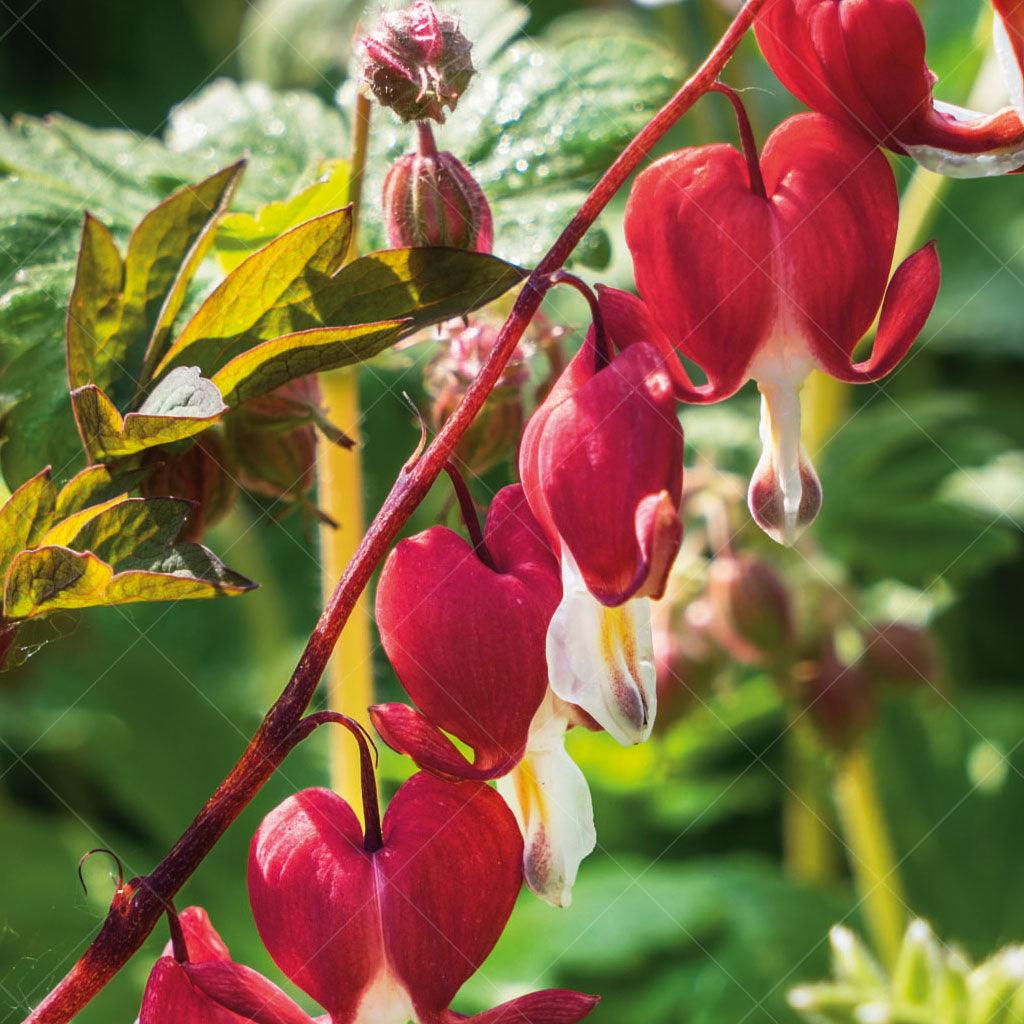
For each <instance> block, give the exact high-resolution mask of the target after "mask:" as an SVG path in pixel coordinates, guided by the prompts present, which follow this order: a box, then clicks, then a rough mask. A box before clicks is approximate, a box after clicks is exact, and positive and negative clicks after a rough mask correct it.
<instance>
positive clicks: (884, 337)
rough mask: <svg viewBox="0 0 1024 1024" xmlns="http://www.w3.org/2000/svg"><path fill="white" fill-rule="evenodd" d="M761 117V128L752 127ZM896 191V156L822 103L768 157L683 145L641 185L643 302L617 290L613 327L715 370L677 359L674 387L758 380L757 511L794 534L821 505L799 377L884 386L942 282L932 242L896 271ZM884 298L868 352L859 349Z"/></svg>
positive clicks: (681, 393) (785, 132)
mask: <svg viewBox="0 0 1024 1024" xmlns="http://www.w3.org/2000/svg"><path fill="white" fill-rule="evenodd" d="M748 127H749V126H748ZM898 218H899V198H898V195H897V191H896V182H895V180H894V178H893V173H892V170H891V169H890V167H889V164H888V161H887V160H886V158H885V156H884V155H883V154H882V153H881V152H880V151H879V150H877V149H876V148H875V147H874V146H873V145H872V144H871V143H870V142H869V141H868V140H867V139H866V138H865V137H864V136H863V135H861V134H859V133H857V132H855V131H853V130H852V129H850V128H848V127H846V126H845V125H844V124H842V123H840V122H838V121H835V120H833V119H830V118H827V117H824V116H822V115H820V114H805V115H802V116H799V117H794V118H790V119H789V120H787V121H785V122H784V123H783V124H782V125H780V126H779V128H777V129H776V130H775V132H774V133H773V134H772V136H771V137H770V138H769V140H768V142H767V145H766V146H765V148H764V154H763V157H762V158H761V160H760V162H759V161H758V157H757V153H756V151H754V150H753V148H752V146H751V148H750V149H749V150H748V153H747V159H746V160H744V157H743V156H742V155H741V154H740V153H739V152H738V151H737V150H736V149H734V148H733V147H732V146H728V145H713V146H702V147H699V148H692V149H684V150H680V151H679V152H676V153H672V154H670V155H669V156H666V157H664V158H662V159H661V160H659V161H657V162H656V163H655V164H653V165H652V166H651V167H649V168H648V169H647V170H645V171H644V172H643V173H642V174H641V175H640V176H639V177H638V178H637V180H636V183H635V185H634V186H633V190H632V193H631V195H630V198H629V202H628V205H627V208H626V221H625V230H626V240H627V242H628V244H629V248H630V250H631V252H632V255H633V265H634V269H635V272H636V283H637V288H638V289H639V292H640V295H641V296H642V301H641V300H639V299H636V298H634V297H633V296H631V295H628V294H626V293H624V292H615V291H611V290H605V291H604V292H603V293H602V300H601V304H602V310H603V312H604V316H605V321H606V323H607V324H608V325H609V330H610V331H611V332H612V334H613V335H616V334H617V336H618V337H619V338H620V340H621V339H626V340H628V339H630V338H636V339H643V340H646V341H649V342H652V343H654V344H656V345H658V346H659V347H660V348H661V349H662V350H663V351H664V352H665V353H666V354H669V353H671V352H672V351H673V349H676V350H678V352H680V353H681V354H682V355H684V356H685V357H687V358H688V359H691V360H693V362H695V363H696V364H697V365H698V366H699V367H700V368H701V369H702V370H703V372H704V373H705V375H706V376H707V383H705V384H702V385H700V386H696V385H694V384H693V383H692V382H691V380H690V378H689V377H688V376H687V374H686V371H685V369H684V368H683V365H682V363H681V362H680V361H679V360H678V359H675V358H674V357H673V358H671V359H669V361H668V363H667V364H666V365H668V366H669V367H670V368H671V371H672V373H673V376H674V378H675V384H676V394H677V396H678V397H680V398H681V399H682V400H683V401H688V402H716V401H719V400H720V399H723V398H727V397H729V396H730V395H732V394H733V393H734V392H736V391H737V390H738V389H739V388H740V387H741V386H742V385H743V383H744V382H745V381H746V380H748V379H750V378H753V379H754V380H756V381H757V383H758V387H759V388H760V391H761V395H762V406H761V408H762V416H761V436H762V441H763V445H764V452H763V455H762V458H761V462H760V464H759V465H758V467H757V470H756V471H755V474H754V478H753V480H752V482H751V486H750V492H749V503H750V507H751V512H752V514H753V516H754V518H755V519H756V520H757V522H758V523H759V524H760V525H761V527H762V528H763V529H764V530H765V531H766V532H768V533H769V534H770V535H771V536H772V537H774V538H775V539H776V540H779V541H782V542H785V543H791V542H792V541H793V539H794V538H795V537H796V536H797V534H798V532H799V530H800V529H801V528H803V527H804V526H806V525H807V524H808V523H809V522H811V521H812V520H813V519H814V517H815V515H816V514H817V511H818V508H819V506H820V500H821V490H820V484H819V483H818V480H817V476H816V475H815V473H814V470H813V468H812V467H811V465H810V463H809V461H808V459H807V456H806V454H805V453H804V451H803V448H802V446H801V444H800V398H799V392H800V387H801V385H802V383H803V381H804V379H805V378H806V376H807V374H808V373H809V372H810V371H811V370H812V369H815V368H817V369H820V370H823V371H825V372H826V373H829V374H831V375H832V376H833V377H837V378H838V379H840V380H843V381H847V382H850V383H864V382H869V381H876V380H878V379H880V378H881V377H884V376H885V375H886V374H887V373H889V372H890V371H891V370H892V369H893V368H894V367H895V366H896V365H897V363H899V361H900V360H901V359H902V358H903V356H904V355H905V354H906V352H907V350H908V349H909V348H910V346H911V345H912V344H913V342H914V340H915V339H916V338H917V336H918V334H919V333H920V331H921V330H922V328H923V327H924V324H925V321H926V320H927V318H928V315H929V313H930V312H931V309H932V306H933V304H934V302H935V297H936V295H937V293H938V287H939V278H940V271H939V261H938V255H937V253H936V251H935V247H934V245H926V246H925V247H924V248H922V249H921V250H919V251H918V252H916V253H914V255H912V256H911V257H909V258H908V259H907V260H906V262H905V263H903V264H902V266H900V267H899V268H898V269H897V271H896V273H895V274H894V275H893V277H892V279H891V281H890V280H889V272H890V268H891V265H892V259H893V252H894V249H895V243H896V229H897V226H898ZM879 308H881V320H880V323H879V327H878V334H877V336H876V339H875V342H874V347H873V349H872V352H871V356H870V357H869V358H868V359H866V360H864V361H863V362H857V363H854V362H853V361H852V359H853V353H854V350H855V349H856V347H857V345H858V343H859V342H860V341H861V339H862V338H863V337H864V335H865V334H866V333H867V332H868V330H869V328H870V327H871V324H872V322H873V321H874V319H875V317H876V315H877V314H878V313H879Z"/></svg>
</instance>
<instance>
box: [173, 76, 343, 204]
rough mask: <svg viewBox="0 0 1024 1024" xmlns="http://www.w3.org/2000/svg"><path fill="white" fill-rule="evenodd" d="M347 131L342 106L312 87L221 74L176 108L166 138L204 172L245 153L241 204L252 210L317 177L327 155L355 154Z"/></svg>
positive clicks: (175, 152)
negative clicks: (289, 88)
mask: <svg viewBox="0 0 1024 1024" xmlns="http://www.w3.org/2000/svg"><path fill="white" fill-rule="evenodd" d="M348 136H349V131H348V127H347V125H346V123H345V119H344V117H343V116H342V114H341V112H340V111H338V110H336V109H334V108H332V107H330V106H328V105H327V104H326V103H324V102H323V101H322V100H321V99H320V98H319V97H317V96H314V95H313V94H312V93H308V92H299V91H295V92H275V91H274V90H273V89H270V88H268V87H267V86H266V85H264V84H263V83H262V82H246V83H244V84H241V85H239V84H238V83H237V82H232V81H230V80H229V79H226V78H221V79H218V80H216V81H214V82H211V83H210V84H209V85H208V86H206V88H205V89H203V90H202V91H201V92H199V93H198V94H197V95H196V96H195V97H194V98H192V99H189V100H187V101H186V102H184V103H180V104H178V105H177V106H176V107H174V108H173V109H172V110H171V113H170V117H169V119H168V126H167V132H166V134H165V141H166V144H167V147H168V149H169V150H170V151H171V153H172V154H174V155H175V156H178V157H187V158H188V162H189V165H190V166H193V167H196V168H197V169H199V173H202V171H203V170H205V171H206V173H212V172H213V171H214V170H216V169H217V168H218V167H223V166H224V165H225V164H228V163H231V162H232V161H233V160H238V159H240V158H241V157H243V156H244V157H246V158H247V159H248V161H249V167H248V170H247V171H246V172H245V178H244V180H243V181H242V184H241V187H240V188H239V190H238V205H239V207H240V208H241V209H244V210H249V211H250V212H252V211H255V210H257V209H258V208H259V207H261V206H264V205H266V204H267V203H272V202H276V201H277V200H279V199H280V198H281V197H282V196H287V195H292V194H293V193H294V191H295V189H296V186H298V187H300V188H301V187H305V186H306V185H307V184H311V183H312V182H313V181H315V180H316V178H317V176H318V175H319V173H320V168H321V166H322V164H323V161H324V160H325V159H329V158H331V157H344V156H345V155H346V154H347V153H348Z"/></svg>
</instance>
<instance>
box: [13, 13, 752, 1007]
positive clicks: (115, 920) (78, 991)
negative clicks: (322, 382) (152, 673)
mask: <svg viewBox="0 0 1024 1024" xmlns="http://www.w3.org/2000/svg"><path fill="white" fill-rule="evenodd" d="M765 2H766V0H747V3H746V4H745V5H744V6H743V7H742V8H741V10H740V11H739V13H738V14H737V15H736V18H735V19H734V20H733V22H732V24H731V25H730V26H729V28H728V29H727V30H726V32H725V35H723V36H722V38H721V39H720V40H719V42H718V44H717V45H716V46H715V48H714V50H712V51H711V53H710V55H709V56H708V58H707V59H706V60H705V61H704V63H703V64H702V65H701V67H700V68H699V69H698V70H697V71H696V72H695V73H694V74H693V75H692V76H691V77H690V78H689V80H688V81H687V82H686V83H685V85H683V87H682V88H681V89H680V90H679V92H677V93H676V95H675V96H674V97H673V98H672V99H671V100H669V102H668V103H667V104H666V105H665V106H664V107H662V109H661V110H660V111H659V112H658V113H657V114H656V115H655V116H654V118H652V120H651V121H650V122H648V124H647V125H646V127H644V128H643V129H642V130H641V132H640V133H639V134H638V135H637V136H636V137H635V138H634V139H633V141H632V142H630V144H629V145H628V146H627V147H626V148H625V149H624V150H623V151H622V153H621V154H620V155H619V157H618V159H616V161H615V162H614V163H613V164H612V165H611V167H609V168H608V170H607V171H606V172H605V173H604V174H603V175H602V177H601V179H600V181H598V183H597V185H596V186H595V187H594V189H593V191H592V192H591V193H590V195H589V196H587V199H586V201H585V202H584V203H583V205H582V206H581V207H580V209H579V211H578V212H577V213H576V215H575V216H574V217H573V218H572V220H571V221H570V222H569V224H568V225H567V226H566V228H565V230H564V231H563V232H562V233H561V235H559V236H558V239H557V240H556V241H555V244H554V245H553V246H552V247H551V249H550V250H549V251H548V253H547V255H546V256H545V257H544V258H543V259H542V260H541V262H540V264H539V265H538V266H537V268H536V269H535V270H534V271H533V273H532V274H531V275H530V277H529V278H528V279H527V281H526V284H525V285H524V286H523V288H522V291H521V292H520V293H519V296H518V298H517V300H516V303H515V306H514V307H513V309H512V312H511V314H510V315H509V318H508V319H507V320H506V321H505V324H504V326H503V327H502V329H501V332H500V334H499V336H498V341H497V343H496V345H495V347H494V349H493V351H492V352H491V354H490V356H489V357H488V359H487V361H486V362H485V363H484V365H483V367H481V370H480V373H479V375H478V376H477V377H476V379H475V380H474V381H473V383H472V384H471V385H470V386H469V388H468V389H467V391H466V394H465V395H464V396H463V399H462V401H461V402H460V403H459V405H458V407H457V408H456V409H455V412H454V413H453V414H452V415H451V416H450V417H449V418H448V420H447V421H446V422H445V424H444V426H443V427H442V428H441V430H440V431H439V432H438V433H437V435H436V436H435V438H434V440H433V441H432V442H431V443H430V445H429V446H428V447H427V448H426V450H425V451H424V452H423V454H422V455H421V456H420V458H419V459H417V461H416V463H415V465H413V466H412V467H411V469H410V470H409V471H408V472H403V473H400V474H399V476H398V479H397V480H396V481H395V484H394V486H393V487H392V488H391V493H390V494H389V495H388V497H387V498H386V500H385V501H384V504H383V505H382V506H381V509H380V511H379V512H378V513H377V515H376V516H375V517H374V520H373V522H372V523H371V524H370V526H369V529H368V530H367V531H366V534H365V536H364V537H363V539H362V542H361V543H360V545H359V548H358V550H357V551H356V553H355V555H354V557H353V558H352V561H351V562H350V563H349V565H348V568H346V570H345V572H344V574H343V575H342V577H341V579H340V580H339V582H338V585H337V587H335V589H334V593H333V594H332V595H331V599H330V601H328V603H327V607H326V608H325V609H324V611H323V614H322V615H321V616H320V619H319V621H318V622H317V624H316V626H315V628H314V629H313V634H312V636H310V638H309V642H308V643H307V644H306V649H305V650H304V651H303V653H302V657H301V658H300V659H299V663H298V665H297V666H296V668H295V671H294V672H293V673H292V677H291V679H290V680H289V681H288V685H287V686H286V687H285V688H284V691H283V692H282V694H281V696H280V697H279V698H278V699H277V701H276V702H275V703H274V705H273V707H271V709H270V710H269V711H268V712H267V716H266V717H265V718H264V719H263V722H262V723H261V724H260V727H259V729H258V730H257V731H256V735H255V736H254V737H253V738H252V740H251V741H250V743H249V745H248V746H247V747H246V748H245V751H244V752H243V753H242V756H241V757H240V758H239V760H238V763H237V764H236V765H235V767H234V768H233V769H232V770H231V774H230V775H228V777H227V778H226V779H225V780H224V781H223V782H222V783H221V784H220V786H218V787H217V790H216V792H215V793H214V794H213V796H211V797H210V799H209V800H208V801H207V802H206V806H204V807H203V809H202V810H201V811H200V812H199V814H197V815H196V817H195V819H194V820H193V822H192V824H191V825H189V827H188V828H187V829H186V830H185V832H184V834H183V835H182V836H181V838H180V839H179V840H178V841H177V842H176V843H175V844H174V847H173V848H172V849H171V851H170V853H168V854H167V856H166V857H164V859H163V860H162V861H161V862H160V863H159V864H158V865H157V866H156V868H155V869H154V870H153V872H152V873H151V874H150V875H148V876H146V877H144V878H137V879H133V880H131V881H129V882H128V883H126V885H125V886H124V889H123V890H122V893H121V896H122V898H119V899H115V901H114V904H113V905H112V906H111V908H110V912H109V913H108V914H107V917H106V919H105V921H104V922H103V925H102V927H101V928H100V931H99V934H98V935H97V936H96V938H95V939H94V940H93V942H92V944H91V945H90V946H89V948H88V949H87V950H86V951H85V953H84V954H83V955H82V958H81V959H80V960H79V961H78V962H77V963H76V964H75V965H74V967H72V968H71V970H70V971H69V972H68V973H67V974H66V975H65V976H64V978H63V979H62V980H61V981H60V982H59V983H58V984H57V986H56V987H55V988H54V989H53V990H52V991H51V992H50V993H49V995H47V996H46V998H45V999H43V1001H42V1002H41V1003H40V1004H39V1005H38V1006H37V1007H36V1009H35V1010H34V1011H33V1012H32V1013H31V1014H29V1016H28V1017H27V1018H26V1019H25V1021H24V1022H23V1024H67V1022H68V1021H70V1020H72V1019H73V1018H74V1016H75V1015H76V1014H77V1013H78V1012H79V1011H80V1010H81V1009H82V1007H84V1006H85V1005H86V1004H87V1003H88V1002H89V1001H90V1000H91V999H92V998H93V997H94V996H95V995H96V994H97V993H98V992H99V991H100V990H101V989H102V988H103V987H104V986H105V985H106V984H107V983H108V982H109V981H110V979H111V978H113V977H114V975H115V974H116V973H117V972H118V971H119V970H120V969H121V968H122V967H123V966H124V965H125V964H126V963H127V962H128V960H129V958H130V957H131V956H132V954H133V953H135V952H136V950H138V949H139V947H140V946H141V945H142V943H143V942H145V940H146V938H147V936H148V935H149V933H150V932H151V931H152V930H153V927H154V926H155V925H156V922H157V921H158V920H159V918H160V915H161V914H163V913H164V910H165V908H166V905H167V902H168V901H170V900H171V899H173V897H174V896H175V895H176V894H177V892H178V890H179V889H180V888H181V887H182V886H183V885H184V884H185V882H186V881H188V879H189V878H190V877H191V875H192V874H193V872H195V870H196V869H197V868H198V867H199V865H200V864H201V863H202V861H203V859H204V858H205V857H206V855H207V854H208V853H209V852H210V850H212V849H213V847H214V845H215V844H216V843H217V841H218V840H219V839H220V837H221V836H222V835H223V834H224V832H225V831H226V830H227V828H228V826H229V825H230V824H231V823H232V822H233V821H234V820H235V818H236V817H237V816H238V815H239V813H240V812H241V811H242V809H243V808H244V807H245V806H246V805H247V804H248V803H249V801H250V800H252V798H253V797H254V796H255V795H256V793H257V792H259V790H260V788H261V787H262V786H263V784H264V783H265V782H266V781H267V779H268V778H269V777H270V775H271V774H272V773H273V772H274V770H275V769H276V768H277V767H278V765H279V764H280V763H281V762H282V761H283V760H284V757H285V755H286V754H287V753H288V751H289V750H290V749H291V746H292V743H291V742H290V741H291V740H292V739H293V735H294V732H295V729H296V727H297V726H299V725H300V724H301V723H302V721H303V715H304V714H305V711H306V708H307V706H308V705H309V702H310V700H311V699H312V697H313V694H314V692H315V691H316V688H317V686H318V684H319V682H320V677H321V676H322V675H323V672H324V669H325V668H326V667H327V661H328V659H329V658H330V656H331V652H332V651H333V650H334V645H335V644H336V643H337V640H338V637H339V635H340V634H341V631H342V629H343V627H344V625H345V623H346V622H347V621H348V617H349V615H350V614H351V613H352V609H353V608H354V607H355V604H356V601H357V600H358V598H359V595H360V594H361V593H362V592H363V590H364V589H365V588H366V585H367V584H368V583H369V581H370V576H371V575H372V573H373V570H374V568H375V567H376V566H377V565H378V564H379V563H380V561H381V560H382V559H383V558H384V556H385V555H386V554H387V552H388V550H389V549H390V547H391V545H392V543H393V542H394V540H395V538H396V537H397V535H398V533H399V531H400V530H401V528H402V527H403V526H404V525H405V523H406V521H407V520H408V519H409V516H410V515H412V513H413V511H414V510H415V508H416V506H417V505H419V503H420V502H421V501H422V500H423V499H424V497H425V496H426V494H427V492H428V491H429V490H430V487H431V485H432V484H433V482H434V481H435V480H436V479H437V477H438V475H439V474H440V473H441V471H442V470H443V469H444V465H445V463H446V462H447V461H448V459H449V457H450V456H451V453H452V451H453V450H454V448H455V446H456V444H457V443H458V441H459V439H460V438H461V437H462V435H463V434H464V433H465V432H466V430H467V429H468V428H469V425H470V423H472V421H473V418H474V417H475V416H476V414H477V413H478V412H479V411H480V408H481V407H482V406H483V404H484V401H485V400H486V398H487V396H488V394H490V392H491V390H492V389H493V388H494V386H495V384H496V383H497V381H498V378H499V377H500V376H501V373H502V371H503V370H504V368H505V364H506V362H508V359H509V357H510V356H511V354H512V352H513V351H514V349H515V347H516V345H517V344H518V342H519V339H520V338H521V337H522V335H523V332H524V331H525V330H526V327H527V326H528V325H529V323H530V321H531V320H532V319H533V317H534V315H535V314H536V312H537V310H538V309H539V308H540V304H541V301H542V300H543V298H544V294H545V292H546V291H547V289H548V287H549V286H550V281H551V275H552V274H554V273H555V272H556V271H558V270H560V269H561V268H562V266H563V264H564V263H565V261H566V260H567V259H568V258H569V256H570V254H571V253H572V251H573V249H575V248H576V246H577V245H579V243H580V241H581V240H582V239H583V236H584V235H585V234H586V233H587V231H588V230H589V229H590V227H591V226H592V225H593V224H594V222H595V221H596V220H597V217H598V215H599V214H600V213H601V211H602V210H603V209H604V208H605V206H606V205H607V204H608V202H609V201H610V200H611V198H612V197H613V196H614V195H615V193H616V192H618V190H619V189H620V188H621V187H622V185H623V184H624V183H625V182H626V179H627V178H628V177H629V176H630V174H632V173H633V171H634V170H636V168H637V167H638V166H639V165H640V162H641V161H642V160H643V159H644V157H645V156H647V154H648V153H649V152H650V150H651V147H652V146H653V145H654V144H655V143H656V142H658V140H659V139H661V137H662V136H663V135H664V134H665V133H666V132H667V131H668V130H669V129H670V128H671V127H672V126H673V125H674V124H675V123H676V121H678V120H679V118H681V117H682V116H683V115H684V114H685V113H686V112H687V111H688V110H689V109H690V107H692V106H693V104H694V103H695V102H696V101H697V100H698V99H699V98H700V97H701V96H703V95H704V94H705V93H706V92H707V91H708V90H709V89H710V88H711V87H712V86H713V85H714V84H715V80H716V79H717V77H718V75H719V74H720V73H721V71H722V69H723V68H724V67H725V65H726V63H727V62H728V61H729V58H730V57H731V56H732V55H733V53H734V52H735V50H736V47H737V46H739V44H740V41H741V40H742V39H743V36H744V35H745V34H746V32H747V31H748V29H749V28H750V26H751V25H752V24H753V22H754V18H755V16H756V14H757V12H758V11H759V10H760V8H761V7H762V6H763V5H764V3H765Z"/></svg>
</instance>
